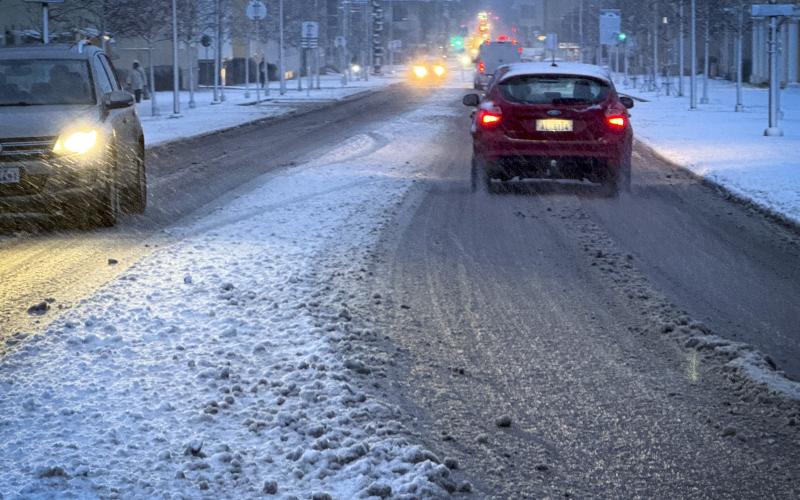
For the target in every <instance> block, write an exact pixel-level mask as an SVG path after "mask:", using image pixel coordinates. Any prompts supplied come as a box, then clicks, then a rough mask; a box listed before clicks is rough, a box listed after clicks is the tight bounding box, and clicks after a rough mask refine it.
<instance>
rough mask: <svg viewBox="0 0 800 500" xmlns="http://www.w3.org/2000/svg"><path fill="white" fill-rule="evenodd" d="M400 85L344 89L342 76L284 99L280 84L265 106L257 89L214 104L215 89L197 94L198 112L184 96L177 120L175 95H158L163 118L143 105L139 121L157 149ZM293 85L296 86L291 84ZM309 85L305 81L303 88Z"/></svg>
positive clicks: (229, 93) (361, 84) (236, 91)
mask: <svg viewBox="0 0 800 500" xmlns="http://www.w3.org/2000/svg"><path fill="white" fill-rule="evenodd" d="M397 81H398V77H395V76H382V77H372V78H371V79H370V80H368V81H351V82H348V84H347V86H346V87H342V85H341V77H340V76H338V75H330V76H327V75H326V76H323V77H322V79H321V87H322V88H321V89H319V90H316V89H315V90H312V91H311V95H310V96H309V95H307V94H306V91H305V90H303V91H297V90H296V86H291V85H290V90H289V91H288V92H287V93H286V94H285V95H283V96H281V95H280V94H279V93H278V87H277V85H278V84H277V82H272V84H271V86H270V87H271V88H270V95H269V96H266V95H265V94H264V93H263V91H262V93H261V99H263V100H264V101H265V102H262V103H261V104H260V105H258V106H254V105H253V104H254V103H255V102H256V89H255V87H251V88H250V97H245V89H244V88H238V87H237V88H233V87H230V88H226V89H225V101H224V102H222V103H219V104H211V102H212V100H213V93H212V91H211V89H202V90H199V91H197V92H195V103H196V106H197V107H195V108H189V93H188V92H181V95H180V99H181V115H180V117H179V118H173V117H172V116H171V115H172V92H158V93H157V94H156V101H157V106H158V110H159V113H160V114H159V116H152V109H151V108H152V105H151V102H150V101H142V102H141V103H139V104H138V105H137V107H138V110H139V117H140V119H141V120H142V127H143V128H144V135H145V144H147V146H148V147H149V146H156V145H159V144H163V143H165V142H169V141H174V140H177V139H186V138H189V137H194V136H198V135H203V134H207V133H210V132H216V131H219V130H224V129H226V128H231V127H236V126H239V125H242V124H245V123H248V122H252V121H256V120H262V119H264V118H273V117H276V116H282V115H286V114H289V113H292V112H294V111H296V110H297V109H298V108H299V107H300V106H302V105H304V104H307V103H309V102H312V101H319V100H328V101H337V100H341V99H344V98H346V97H349V96H352V95H354V94H358V93H360V92H364V91H368V90H371V89H376V88H380V87H386V86H388V85H391V84H393V83H396V82H397ZM289 83H290V84H292V83H294V82H289ZM305 84H306V81H305V80H304V81H303V85H305Z"/></svg>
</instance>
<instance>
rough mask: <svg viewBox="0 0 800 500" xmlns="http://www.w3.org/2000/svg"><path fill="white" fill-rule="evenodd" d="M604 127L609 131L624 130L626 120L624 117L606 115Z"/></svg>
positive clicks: (626, 123)
mask: <svg viewBox="0 0 800 500" xmlns="http://www.w3.org/2000/svg"><path fill="white" fill-rule="evenodd" d="M606 125H608V128H610V129H611V130H624V129H625V127H626V126H627V125H628V118H627V117H626V116H625V115H618V114H614V115H608V116H606Z"/></svg>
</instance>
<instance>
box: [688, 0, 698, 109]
mask: <svg viewBox="0 0 800 500" xmlns="http://www.w3.org/2000/svg"><path fill="white" fill-rule="evenodd" d="M691 18H692V19H691V23H690V24H691V28H690V30H689V36H690V37H691V38H690V39H689V47H690V48H689V52H690V53H691V58H692V62H691V69H692V73H691V75H689V109H697V0H692V12H691Z"/></svg>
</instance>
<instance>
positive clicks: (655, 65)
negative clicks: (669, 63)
mask: <svg viewBox="0 0 800 500" xmlns="http://www.w3.org/2000/svg"><path fill="white" fill-rule="evenodd" d="M653 8H654V9H655V15H654V16H653V22H654V25H653V84H654V85H656V86H657V85H658V27H659V25H660V21H661V19H660V18H659V16H658V0H656V1H655V2H653Z"/></svg>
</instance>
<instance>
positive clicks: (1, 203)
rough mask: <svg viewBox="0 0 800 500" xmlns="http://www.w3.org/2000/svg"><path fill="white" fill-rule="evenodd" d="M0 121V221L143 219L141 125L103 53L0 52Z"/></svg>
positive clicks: (58, 48)
mask: <svg viewBox="0 0 800 500" xmlns="http://www.w3.org/2000/svg"><path fill="white" fill-rule="evenodd" d="M0 123H2V124H3V125H2V127H0V214H3V213H5V214H9V213H10V214H21V213H30V212H38V213H48V214H50V213H55V214H60V215H62V216H64V217H66V218H68V219H71V220H73V221H77V222H80V223H86V224H90V225H99V226H111V225H113V224H115V223H116V221H117V218H118V217H119V215H120V214H121V213H123V212H129V213H141V212H144V210H145V207H146V199H147V182H146V177H145V162H144V136H143V133H142V127H141V124H140V122H139V117H138V115H137V113H136V107H135V105H134V97H133V95H131V94H130V93H128V92H125V91H123V90H122V89H121V86H120V84H119V81H118V80H117V76H116V75H115V73H114V69H113V67H112V65H111V62H110V61H109V60H108V57H107V56H106V55H105V53H104V52H103V51H101V50H99V49H98V48H96V47H92V46H84V45H74V46H70V45H45V46H25V47H12V48H3V49H0Z"/></svg>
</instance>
